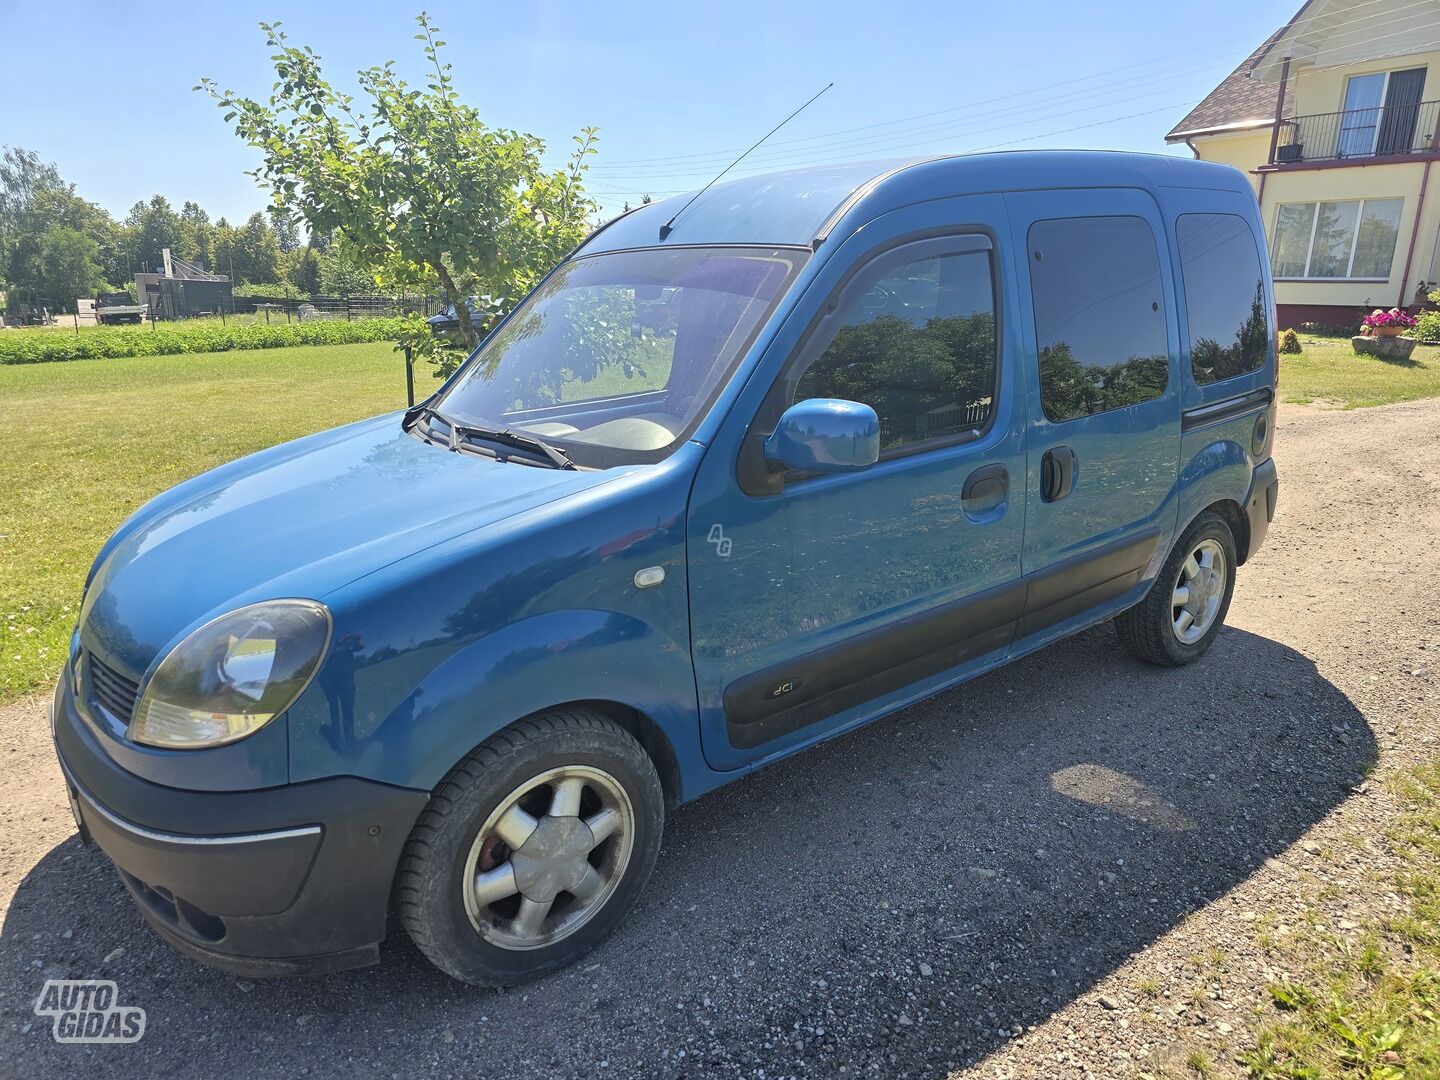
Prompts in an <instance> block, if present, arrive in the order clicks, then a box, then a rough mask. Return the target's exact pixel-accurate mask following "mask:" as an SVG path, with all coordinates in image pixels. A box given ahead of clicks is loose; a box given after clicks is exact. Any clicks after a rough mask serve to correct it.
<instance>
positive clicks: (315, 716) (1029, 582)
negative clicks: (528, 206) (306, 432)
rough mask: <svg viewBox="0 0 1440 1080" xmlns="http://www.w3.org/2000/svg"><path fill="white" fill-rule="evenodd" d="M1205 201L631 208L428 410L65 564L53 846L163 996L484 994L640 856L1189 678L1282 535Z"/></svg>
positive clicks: (1074, 161) (972, 161) (1033, 163)
mask: <svg viewBox="0 0 1440 1080" xmlns="http://www.w3.org/2000/svg"><path fill="white" fill-rule="evenodd" d="M1267 266H1268V260H1267V258H1266V256H1265V247H1264V241H1263V232H1262V229H1261V224H1260V219H1259V216H1258V211H1257V207H1256V202H1255V196H1254V194H1253V193H1252V191H1251V188H1250V186H1249V184H1248V183H1247V182H1246V179H1245V177H1243V176H1242V175H1241V174H1240V173H1238V172H1236V171H1235V170H1233V169H1230V168H1226V167H1222V166H1218V165H1214V164H1208V163H1205V162H1199V161H1190V160H1181V159H1177V158H1170V157H1150V156H1143V155H1129V154H1114V153H1089V152H1068V151H1064V152H1038V153H1009V154H990V155H977V156H965V157H949V158H941V159H933V160H925V161H914V162H907V163H902V164H898V165H897V164H893V163H891V164H886V165H884V166H876V165H854V166H843V167H824V168H817V169H807V170H802V171H796V172H787V173H780V174H775V175H770V176H761V177H756V178H751V179H743V180H737V181H734V182H732V183H726V184H721V185H717V186H715V187H712V188H711V189H709V190H708V191H706V192H704V193H703V194H702V195H700V197H699V198H697V199H695V200H694V201H693V202H686V201H685V199H683V198H681V199H674V200H670V201H668V202H662V203H655V204H651V205H647V206H643V207H640V208H639V209H637V210H635V211H634V212H632V213H628V214H626V215H624V216H622V217H620V218H619V219H617V220H615V221H613V222H611V223H610V224H609V225H607V226H605V227H603V228H601V229H599V230H598V231H597V232H595V233H594V234H593V235H592V236H591V237H590V238H589V239H588V240H587V241H586V242H585V243H584V244H582V245H581V246H580V248H579V249H578V250H576V251H575V253H574V254H573V255H572V256H570V257H569V258H567V259H566V260H565V261H564V262H563V263H561V264H560V265H559V266H557V267H556V268H555V269H554V270H553V271H552V272H551V273H550V274H549V275H548V276H547V277H546V278H545V279H544V281H543V282H541V284H540V285H539V286H538V287H537V288H536V289H535V291H534V292H533V293H532V294H531V295H530V296H529V297H528V298H527V299H526V300H525V301H524V302H523V303H522V304H520V305H519V306H518V307H517V308H516V309H515V310H514V311H513V312H512V313H511V314H510V315H509V316H508V318H506V319H505V320H504V321H502V322H501V323H500V324H499V325H498V326H497V327H496V329H495V330H494V331H493V332H492V333H491V334H490V335H489V336H488V338H487V339H486V340H485V341H484V342H483V343H482V344H481V346H480V347H479V348H478V349H477V350H476V351H475V353H474V354H473V355H472V356H471V357H470V359H469V360H468V361H467V362H466V363H465V364H464V366H462V367H461V368H460V370H459V371H457V372H456V373H455V374H454V375H453V376H452V377H451V378H450V379H448V380H447V381H446V382H445V384H444V385H443V386H442V387H441V388H440V389H439V390H438V391H437V392H436V393H435V394H434V395H433V396H432V397H430V398H429V399H428V400H426V401H425V402H423V403H422V404H420V405H418V406H416V407H414V408H412V409H410V410H409V411H408V412H406V413H404V414H403V415H402V414H398V413H396V414H390V415H386V416H379V417H376V418H374V419H371V420H366V421H362V422H360V423H356V424H350V425H348V426H346V427H341V428H337V429H335V430H333V431H327V432H323V433H321V434H318V435H313V436H310V437H308V438H304V439H299V440H297V441H295V442H292V443H288V444H285V445H282V446H276V447H274V448H272V449H269V450H266V451H264V452H262V453H259V454H255V455H253V456H251V457H248V458H245V459H243V460H240V461H236V462H234V463H232V464H229V465H226V466H224V467H222V468H219V469H216V470H214V471H213V472H210V473H207V474H205V475H203V476H199V477H196V478H195V479H193V480H190V481H188V482H186V483H183V484H181V485H180V486H178V487H176V488H174V489H172V490H171V491H169V492H166V493H165V494H163V495H161V496H159V497H158V498H156V499H155V500H154V501H152V502H151V503H149V504H148V505H147V506H145V507H144V508H142V509H141V510H140V511H139V512H137V513H136V514H135V515H134V516H133V517H132V518H131V519H130V520H129V521H128V522H126V523H125V524H124V525H123V526H122V527H121V528H120V530H119V531H118V532H117V533H116V534H115V535H114V537H112V538H111V539H110V540H109V541H108V542H107V543H106V544H105V546H104V548H103V549H102V550H101V551H100V553H99V555H98V557H97V558H96V560H95V564H94V568H93V569H92V570H91V571H90V576H89V579H88V581H87V583H86V587H85V595H84V601H83V604H82V608H81V612H80V619H79V624H78V626H77V628H76V631H75V633H74V636H73V638H72V641H71V648H70V654H69V658H68V663H67V665H66V668H65V672H64V675H63V677H62V678H61V679H60V683H59V686H58V687H57V688H56V693H55V700H54V706H53V725H54V736H55V742H56V748H57V751H58V753H59V757H60V762H61V765H62V767H63V769H64V773H65V777H66V781H67V784H68V786H69V791H70V796H71V803H72V807H73V809H74V811H75V816H76V819H77V822H78V824H79V827H80V831H81V835H82V837H85V838H86V839H93V841H94V842H95V843H96V844H98V845H99V847H100V848H101V850H102V851H104V852H105V854H106V855H107V856H108V857H109V858H110V859H111V860H112V861H113V862H114V864H115V866H116V867H117V868H118V869H119V871H120V875H121V877H122V878H123V879H124V882H125V884H126V886H127V887H128V889H129V890H130V892H131V893H132V894H133V896H134V898H135V901H136V903H137V904H138V906H139V908H140V910H141V912H142V913H143V914H144V916H145V918H146V919H147V920H148V921H149V922H150V924H151V925H152V926H153V927H154V928H155V929H156V931H158V932H159V933H160V934H161V936H162V937H164V938H165V939H166V940H167V941H169V942H170V943H172V944H173V945H174V946H176V947H177V948H179V949H180V950H182V951H183V952H185V953H187V954H189V955H191V956H193V957H196V958H198V959H200V960H203V961H205V962H207V963H211V964H214V965H216V966H218V967H221V968H225V969H228V970H231V971H235V972H241V973H246V974H251V975H264V974H283V973H294V972H302V971H334V970H339V969H343V968H348V967H354V966H358V965H363V964H367V963H371V962H374V961H375V960H376V959H377V958H378V945H379V943H380V942H381V940H382V939H383V938H384V937H385V933H386V925H387V915H388V914H389V913H390V912H392V911H393V912H394V913H395V914H396V915H397V916H398V921H399V923H400V924H402V925H403V926H404V927H405V929H406V930H407V931H408V933H409V935H410V936H411V937H412V938H413V939H414V941H415V943H416V945H417V946H418V947H419V948H420V949H421V951H423V952H424V953H425V955H426V956H427V957H429V959H430V960H432V961H433V962H434V963H435V964H436V965H437V966H438V967H439V968H441V969H442V970H444V971H445V972H447V973H449V974H450V975H452V976H454V977H455V978H457V979H461V980H464V981H466V982H471V983H477V984H506V983H512V982H515V981H518V980H522V979H525V978H529V977H533V976H535V975H537V974H540V973H543V972H547V971H550V970H553V969H555V968H557V967H559V966H561V965H563V964H566V963H568V962H570V961H572V960H574V959H575V958H576V957H578V956H580V955H582V954H583V953H585V952H586V951H587V950H589V949H591V948H592V947H594V945H595V944H596V943H597V942H598V941H599V940H600V939H602V938H603V937H604V936H605V935H606V934H607V933H608V932H609V931H611V930H612V929H613V928H614V927H615V926H616V924H617V923H618V922H619V921H620V920H621V919H622V918H624V916H625V914H626V912H627V911H628V910H629V909H630V908H631V907H632V906H633V905H634V904H635V902H636V898H637V896H638V895H639V893H640V891H641V890H642V889H643V888H644V886H645V883H646V879H647V878H648V877H649V875H650V872H651V869H652V867H653V866H654V864H655V860H656V855H657V853H658V851H659V848H660V837H661V829H662V826H663V823H664V820H665V815H666V814H667V813H668V812H670V811H671V810H673V809H674V808H675V807H676V806H677V805H679V804H680V803H684V802H686V801H688V800H691V799H694V798H696V797H697V796H700V795H703V794H704V793H705V792H707V791H709V790H711V789H713V788H715V787H717V786H719V785H721V784H724V783H726V782H727V781H730V780H733V779H735V778H736V777H739V776H743V775H745V774H746V773H747V772H749V771H751V770H753V769H757V768H759V767H761V766H763V765H766V764H768V763H769V762H772V761H775V760H777V759H779V758H782V757H785V756H787V755H789V754H792V753H794V752H795V751H797V750H801V749H804V748H805V747H807V746H810V745H812V744H814V743H816V742H819V741H820V740H822V739H828V738H830V737H832V736H835V735H837V734H840V733H842V732H845V731H848V730H851V729H853V728H855V727H857V726H858V725H860V724H865V723H868V722H869V721H871V720H874V719H876V718H877V717H881V716H884V715H886V714H887V713H892V712H894V711H895V710H897V709H900V708H903V707H904V706H906V705H909V704H911V703H913V702H916V701H919V700H920V699H922V698H925V697H927V696H928V695H931V694H935V693H937V692H940V691H943V690H946V689H947V688H950V687H953V686H955V685H957V684H958V683H960V682H963V681H964V680H966V679H969V678H972V677H973V676H975V675H978V674H980V673H981V672H984V671H988V670H990V669H992V668H995V667H997V666H999V665H1001V664H1004V663H1006V662H1007V661H1009V660H1013V659H1015V658H1016V657H1019V656H1022V655H1024V654H1026V653H1030V652H1033V651H1034V650H1036V649H1039V648H1042V647H1044V646H1045V645H1048V644H1050V643H1051V642H1054V641H1056V640H1058V639H1060V638H1063V637H1065V636H1066V635H1068V634H1073V633H1075V632H1076V631H1078V630H1080V629H1082V628H1085V627H1088V626H1091V625H1093V624H1095V623H1098V622H1100V621H1102V620H1106V619H1113V620H1114V621H1115V626H1116V628H1117V631H1118V638H1119V641H1120V643H1121V644H1122V645H1124V646H1125V647H1126V648H1128V649H1129V650H1130V651H1131V652H1133V653H1134V654H1136V655H1137V656H1138V657H1140V658H1141V659H1143V660H1146V661H1150V662H1152V663H1156V664H1162V665H1177V664H1186V663H1190V662H1192V661H1194V660H1196V659H1198V658H1199V657H1200V656H1202V655H1203V654H1204V652H1205V651H1206V649H1207V648H1208V647H1209V646H1210V644H1211V643H1212V641H1213V640H1214V638H1215V636H1216V634H1217V633H1218V631H1219V629H1220V626H1221V624H1222V623H1223V621H1224V619H1225V614H1226V610H1227V608H1228V606H1229V603H1230V597H1231V593H1232V590H1233V589H1234V585H1235V570H1236V567H1238V566H1240V565H1241V564H1243V563H1244V562H1245V560H1246V559H1247V558H1249V556H1250V555H1251V554H1252V553H1253V552H1254V551H1255V550H1256V549H1257V548H1258V547H1259V545H1260V543H1261V542H1262V541H1263V540H1264V538H1265V533H1266V530H1267V528H1268V526H1269V523H1270V521H1271V519H1272V517H1273V515H1274V512H1275V499H1276V475H1275V466H1274V464H1273V462H1272V460H1271V453H1270V451H1271V440H1272V434H1273V431H1274V416H1275V378H1276V358H1275V347H1274V332H1273V327H1272V311H1273V303H1274V301H1273V296H1272V292H1271V283H1270V275H1269V272H1268V270H1267Z"/></svg>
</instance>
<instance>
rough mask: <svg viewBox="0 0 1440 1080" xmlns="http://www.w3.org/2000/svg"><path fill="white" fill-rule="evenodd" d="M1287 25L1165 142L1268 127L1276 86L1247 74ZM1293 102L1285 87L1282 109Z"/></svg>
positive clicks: (1220, 86) (1176, 128) (1176, 126)
mask: <svg viewBox="0 0 1440 1080" xmlns="http://www.w3.org/2000/svg"><path fill="white" fill-rule="evenodd" d="M1288 28H1289V23H1287V24H1286V25H1285V26H1282V27H1281V28H1280V29H1279V30H1276V31H1275V33H1273V34H1271V35H1270V36H1269V37H1268V38H1266V39H1265V41H1264V43H1263V44H1261V46H1260V47H1259V48H1258V49H1256V50H1255V51H1254V52H1252V53H1251V54H1250V55H1249V56H1247V57H1246V58H1245V60H1244V62H1242V63H1241V64H1240V66H1239V67H1237V68H1236V69H1235V70H1234V71H1232V72H1231V73H1230V74H1229V75H1227V76H1225V79H1224V81H1222V82H1221V83H1220V85H1219V86H1217V87H1215V89H1214V90H1211V91H1210V93H1208V94H1206V95H1205V100H1204V101H1202V102H1200V104H1199V105H1196V106H1195V108H1193V109H1191V110H1190V111H1189V112H1188V113H1187V114H1186V115H1185V119H1183V120H1181V121H1180V122H1179V123H1178V124H1176V125H1175V126H1174V127H1173V128H1172V129H1171V130H1170V134H1168V135H1166V136H1165V141H1166V142H1179V141H1181V140H1182V139H1184V138H1185V137H1186V136H1189V135H1210V134H1217V133H1219V132H1222V131H1237V130H1243V129H1245V128H1258V127H1269V126H1270V125H1271V124H1272V123H1274V120H1275V89H1276V88H1275V87H1274V86H1273V85H1271V84H1269V83H1262V82H1260V81H1259V80H1258V79H1252V78H1251V77H1250V72H1251V70H1252V69H1253V68H1254V67H1255V65H1256V64H1257V63H1259V61H1260V58H1261V57H1262V56H1264V55H1265V53H1266V51H1267V50H1269V48H1270V46H1271V45H1273V44H1275V42H1276V40H1278V39H1279V37H1280V35H1281V34H1283V33H1285V31H1286V30H1287V29H1288ZM1293 105H1294V102H1293V100H1292V97H1291V88H1290V87H1289V86H1286V88H1285V109H1284V113H1283V115H1289V113H1290V111H1291V109H1292V107H1293Z"/></svg>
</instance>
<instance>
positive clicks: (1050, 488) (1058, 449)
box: [1040, 446, 1076, 502]
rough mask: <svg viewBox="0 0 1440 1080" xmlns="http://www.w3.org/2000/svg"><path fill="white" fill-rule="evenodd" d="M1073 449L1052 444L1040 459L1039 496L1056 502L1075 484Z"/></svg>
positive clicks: (1068, 492) (1067, 493)
mask: <svg viewBox="0 0 1440 1080" xmlns="http://www.w3.org/2000/svg"><path fill="white" fill-rule="evenodd" d="M1075 464H1076V458H1075V451H1074V450H1072V449H1071V448H1070V447H1068V446H1052V447H1051V448H1050V449H1049V450H1046V451H1045V456H1044V457H1042V458H1041V459H1040V497H1041V498H1042V499H1044V500H1045V501H1046V502H1058V501H1059V500H1061V499H1063V498H1065V496H1066V495H1069V494H1070V489H1071V488H1073V487H1074V486H1075Z"/></svg>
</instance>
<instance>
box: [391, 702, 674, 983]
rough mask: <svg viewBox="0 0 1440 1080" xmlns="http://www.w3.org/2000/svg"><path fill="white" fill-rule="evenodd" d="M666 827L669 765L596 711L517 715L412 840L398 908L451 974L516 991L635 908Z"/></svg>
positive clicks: (448, 789)
mask: <svg viewBox="0 0 1440 1080" xmlns="http://www.w3.org/2000/svg"><path fill="white" fill-rule="evenodd" d="M663 825H664V797H663V794H662V791H661V787H660V781H659V778H658V776H657V775H656V773H655V767H654V765H653V763H652V762H651V761H650V757H649V755H647V754H646V753H645V751H644V749H643V748H642V747H641V746H640V744H639V743H638V742H636V741H635V739H634V738H632V737H631V736H630V735H629V733H627V732H626V731H625V730H624V729H622V728H621V727H619V726H618V725H617V724H615V723H613V722H612V721H610V720H609V719H607V718H606V717H604V716H601V715H599V714H598V713H594V712H590V711H588V710H582V709H575V710H566V711H564V712H557V713H551V714H546V715H542V716H537V717H533V718H531V719H529V720H526V721H524V722H523V723H520V724H517V725H516V726H515V727H513V728H510V729H508V730H506V731H504V732H502V733H500V734H499V735H497V736H495V738H493V739H491V740H490V741H489V742H487V743H485V744H484V745H483V746H481V747H480V749H478V750H476V751H475V752H474V753H473V754H471V755H470V756H469V757H467V758H466V759H465V760H464V761H462V762H461V763H460V764H459V765H457V766H456V767H455V768H454V769H453V770H451V772H450V775H449V776H447V777H446V778H445V780H444V781H443V782H442V783H441V785H440V787H439V788H438V789H437V790H436V792H435V795H434V797H433V798H432V799H431V801H430V805H429V806H428V807H427V808H426V810H425V813H424V814H422V815H421V818H420V821H419V822H418V823H417V824H416V826H415V829H414V831H413V832H412V834H411V837H410V841H409V843H408V844H407V846H406V849H405V854H404V857H403V858H402V860H401V864H400V874H399V877H398V879H397V886H396V888H397V904H398V907H399V912H400V918H401V921H402V922H403V924H404V926H405V929H406V931H407V932H408V933H409V934H410V937H411V939H412V940H414V942H415V944H416V945H417V946H418V947H419V949H420V951H421V952H423V953H424V954H425V956H426V957H427V958H428V959H429V960H430V961H431V963H433V964H434V965H435V966H436V967H438V968H439V969H440V970H441V971H444V972H445V973H446V974H447V975H450V976H452V977H454V978H456V979H459V980H461V981H462V982H468V983H474V984H476V985H482V986H504V985H508V984H511V983H515V982H521V981H523V980H526V979H531V978H535V977H536V976H538V975H543V974H545V973H546V972H550V971H554V970H555V969H557V968H560V967H563V966H564V965H566V964H569V963H572V962H573V961H575V960H576V959H578V958H579V957H581V956H583V955H584V954H585V953H587V952H589V951H590V950H591V949H592V948H594V947H595V946H596V945H597V944H598V943H599V942H600V940H601V939H602V938H604V937H605V936H606V935H607V934H608V933H610V931H611V930H613V929H614V928H615V927H616V926H617V925H618V924H619V922H620V921H621V920H622V919H623V918H624V917H625V915H626V913H627V912H628V911H629V910H630V908H631V907H633V906H634V904H635V901H636V900H637V899H638V898H639V895H640V892H641V890H643V889H644V887H645V882H646V881H647V879H648V878H649V877H650V871H651V870H652V869H653V868H654V865H655V859H656V856H657V855H658V854H659V851H660V836H661V831H662V829H663Z"/></svg>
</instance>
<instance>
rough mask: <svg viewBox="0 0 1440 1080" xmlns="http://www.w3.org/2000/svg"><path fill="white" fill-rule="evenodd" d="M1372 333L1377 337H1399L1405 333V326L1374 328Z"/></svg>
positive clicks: (1371, 330)
mask: <svg viewBox="0 0 1440 1080" xmlns="http://www.w3.org/2000/svg"><path fill="white" fill-rule="evenodd" d="M1370 332H1371V333H1373V334H1374V335H1375V336H1376V337H1399V336H1400V335H1401V334H1403V333H1404V332H1405V327H1403V326H1372V327H1371V328H1370Z"/></svg>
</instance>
